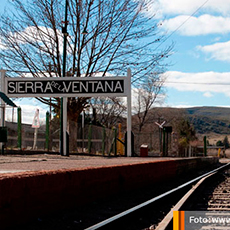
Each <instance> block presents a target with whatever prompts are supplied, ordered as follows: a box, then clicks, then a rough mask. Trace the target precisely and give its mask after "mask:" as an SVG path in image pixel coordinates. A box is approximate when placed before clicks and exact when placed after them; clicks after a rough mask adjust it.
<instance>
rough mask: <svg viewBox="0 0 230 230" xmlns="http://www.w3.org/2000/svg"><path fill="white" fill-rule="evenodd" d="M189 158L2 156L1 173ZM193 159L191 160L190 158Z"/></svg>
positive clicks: (85, 167)
mask: <svg viewBox="0 0 230 230" xmlns="http://www.w3.org/2000/svg"><path fill="white" fill-rule="evenodd" d="M185 159H189V158H172V157H171V158H170V157H100V156H98V157H97V156H96V157H95V156H80V155H70V156H69V157H63V156H59V155H51V154H40V155H2V156H0V173H17V172H25V171H43V170H46V171H47V170H59V169H87V168H100V167H111V166H122V165H130V164H132V165H133V164H142V163H152V162H159V161H177V160H185ZM190 159H191V158H190Z"/></svg>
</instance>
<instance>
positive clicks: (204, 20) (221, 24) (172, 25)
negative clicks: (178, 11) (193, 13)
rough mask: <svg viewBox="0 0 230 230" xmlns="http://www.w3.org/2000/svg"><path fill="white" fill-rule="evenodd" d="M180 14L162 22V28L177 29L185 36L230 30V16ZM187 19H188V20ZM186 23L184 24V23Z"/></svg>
mask: <svg viewBox="0 0 230 230" xmlns="http://www.w3.org/2000/svg"><path fill="white" fill-rule="evenodd" d="M188 18H189V15H180V16H177V17H175V18H171V19H168V20H165V21H163V22H162V28H163V29H164V30H166V31H175V30H176V29H177V28H179V27H180V28H179V29H178V32H179V33H180V34H181V35H184V36H197V35H207V34H225V33H229V32H230V17H228V18H225V17H222V16H212V15H209V14H204V15H201V16H199V17H190V18H189V20H188ZM186 20H187V21H186ZM185 21H186V23H185V24H184V25H183V23H184V22H185Z"/></svg>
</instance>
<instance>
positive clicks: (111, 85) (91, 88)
mask: <svg viewBox="0 0 230 230" xmlns="http://www.w3.org/2000/svg"><path fill="white" fill-rule="evenodd" d="M5 72H6V71H5V70H0V73H1V77H2V78H3V79H2V88H3V89H4V91H5V92H4V93H5V94H6V95H7V96H8V97H63V140H62V141H63V153H64V155H67V144H66V143H67V142H66V140H67V136H66V130H67V98H68V97H98V96H108V97H127V135H128V136H127V156H128V157H131V129H132V128H131V127H132V95H131V70H130V69H128V70H127V76H126V77H87V78H75V77H64V78H8V77H5ZM87 82H88V83H87Z"/></svg>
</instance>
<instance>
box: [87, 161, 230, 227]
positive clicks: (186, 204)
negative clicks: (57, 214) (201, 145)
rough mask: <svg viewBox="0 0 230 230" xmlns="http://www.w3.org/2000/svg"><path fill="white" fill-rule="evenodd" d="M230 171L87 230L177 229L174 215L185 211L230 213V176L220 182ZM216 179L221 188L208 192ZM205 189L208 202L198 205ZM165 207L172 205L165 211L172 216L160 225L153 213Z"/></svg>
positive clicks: (209, 176)
mask: <svg viewBox="0 0 230 230" xmlns="http://www.w3.org/2000/svg"><path fill="white" fill-rule="evenodd" d="M229 167H230V163H228V164H226V165H224V166H221V167H219V168H217V169H215V170H212V171H210V172H208V173H205V174H204V175H201V176H199V177H197V178H194V179H193V180H190V181H188V182H187V183H184V184H182V185H180V186H178V187H176V188H174V189H172V190H170V191H168V192H165V193H163V194H161V195H159V196H157V197H154V198H152V199H150V200H148V201H146V202H144V203H141V204H139V205H137V206H135V207H133V208H131V209H128V210H126V211H124V212H122V213H120V214H117V215H115V216H113V217H111V218H108V219H106V220H104V221H102V222H100V223H98V224H95V225H93V226H91V227H88V228H86V230H95V229H110V230H111V229H126V230H128V229H132V230H135V229H145V230H146V229H151V230H153V229H156V230H163V229H173V226H172V219H173V211H178V210H185V209H184V208H190V209H188V210H197V209H196V208H197V207H198V206H199V210H203V211H204V210H208V211H214V210H216V211H220V210H222V211H230V202H229V201H230V174H228V175H227V174H226V173H225V174H222V176H221V177H220V178H219V177H218V176H216V175H217V172H220V171H223V170H224V169H226V168H229ZM229 172H230V171H229ZM215 176H216V177H215ZM213 177H215V178H218V181H217V183H219V186H217V187H216V188H215V186H216V184H215V185H213V183H211V185H210V187H208V189H207V186H206V184H205V183H206V182H207V181H212V180H213V179H212V178H213ZM204 187H206V192H205V193H206V196H205V198H204V197H203V195H201V196H199V201H197V199H198V196H197V193H200V194H201V190H202V189H203V188H204ZM202 191H203V190H202ZM184 194H186V195H184ZM211 196H212V197H213V198H212V199H210V197H211ZM181 197H182V199H181ZM178 200H179V202H178ZM195 200H196V204H197V205H196V206H193V207H192V206H191V204H194V201H195ZM207 201H208V206H207ZM165 204H168V205H167V207H164V208H165V210H167V209H169V210H168V211H169V213H168V214H167V212H168V211H165V212H166V213H165V218H164V219H163V220H162V221H161V222H160V220H159V219H158V220H156V219H154V216H153V215H154V214H153V213H154V212H153V209H155V210H158V209H159V212H160V209H161V208H162V206H165ZM186 210H187V209H186ZM166 214H167V215H166ZM144 218H145V219H148V221H142V219H144ZM140 222H142V223H143V224H142V225H141V224H140ZM159 222H160V223H159ZM152 223H155V224H152Z"/></svg>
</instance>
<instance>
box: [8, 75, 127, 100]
mask: <svg viewBox="0 0 230 230" xmlns="http://www.w3.org/2000/svg"><path fill="white" fill-rule="evenodd" d="M127 88H128V87H127V77H87V78H73V77H64V78H6V93H7V95H8V96H9V97H76V96H79V97H93V96H126V95H127Z"/></svg>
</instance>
